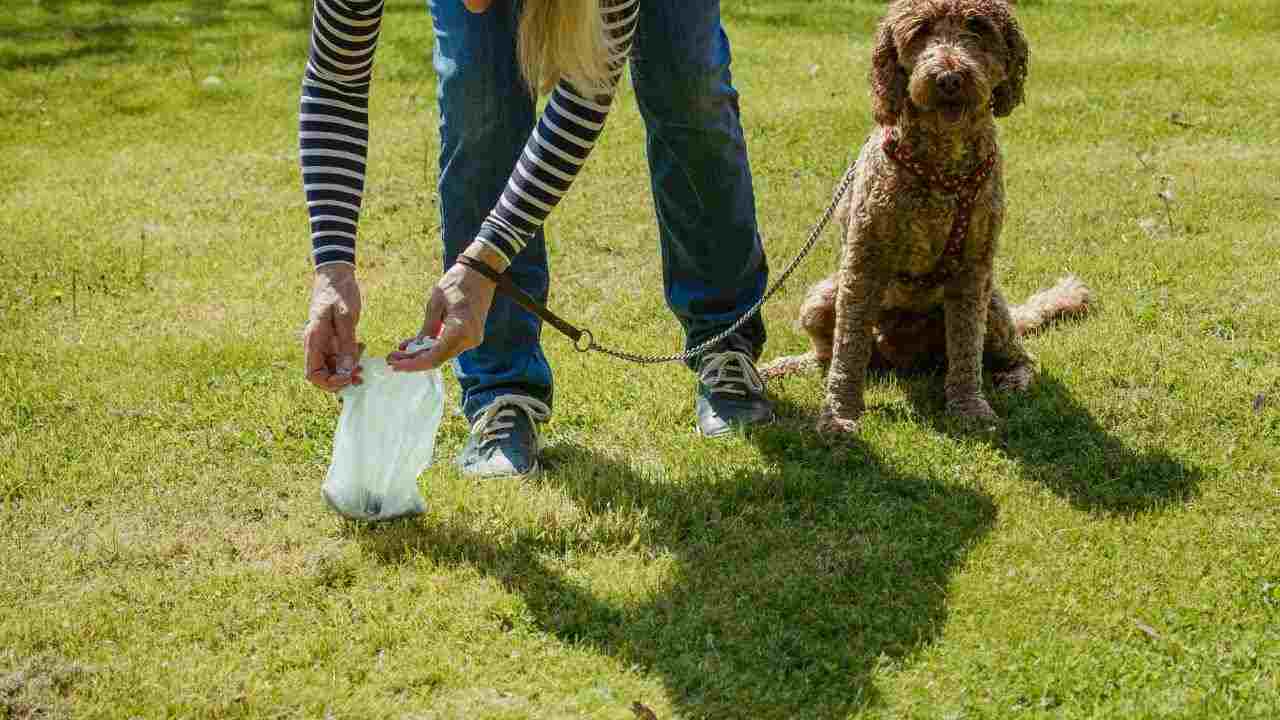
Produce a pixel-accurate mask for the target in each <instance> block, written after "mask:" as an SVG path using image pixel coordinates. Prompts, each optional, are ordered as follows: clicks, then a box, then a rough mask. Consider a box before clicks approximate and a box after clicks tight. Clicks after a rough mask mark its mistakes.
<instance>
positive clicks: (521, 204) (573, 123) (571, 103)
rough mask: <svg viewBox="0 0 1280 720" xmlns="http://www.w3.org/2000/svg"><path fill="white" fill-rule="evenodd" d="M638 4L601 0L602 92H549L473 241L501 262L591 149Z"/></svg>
mask: <svg viewBox="0 0 1280 720" xmlns="http://www.w3.org/2000/svg"><path fill="white" fill-rule="evenodd" d="M639 3H640V0H603V1H602V3H601V12H602V13H603V14H604V21H605V29H606V31H607V32H608V34H609V38H610V44H611V56H612V57H611V59H610V69H611V70H612V71H613V75H612V78H611V85H610V90H609V92H608V94H606V95H603V96H591V97H588V96H586V95H585V94H584V93H579V92H578V91H577V90H575V89H574V88H573V86H571V85H570V84H568V83H566V82H561V83H560V84H559V85H558V86H557V87H556V89H555V90H553V91H552V93H551V97H550V99H549V100H548V101H547V105H546V108H545V109H544V110H543V113H542V117H541V118H539V120H538V125H537V127H536V128H535V129H534V131H533V135H532V136H530V138H529V142H528V144H526V145H525V149H524V153H523V154H522V155H521V156H520V160H519V161H518V162H517V163H516V167H515V170H514V171H513V172H512V174H511V179H510V180H508V181H507V187H506V189H505V190H504V191H503V193H502V196H501V197H500V198H499V199H498V204H497V205H496V206H495V207H494V209H493V210H492V211H491V212H490V213H489V216H488V217H487V218H485V221H484V223H483V224H482V225H481V227H480V231H479V233H478V235H477V238H476V239H477V240H479V241H480V242H482V243H484V244H486V245H488V246H489V247H491V248H493V249H494V250H495V251H497V252H498V253H500V254H501V255H502V256H503V257H504V258H506V260H507V262H510V261H511V260H512V258H514V257H515V256H516V254H517V253H519V252H520V251H521V250H523V249H524V247H525V245H526V244H527V243H528V242H529V240H530V239H531V238H532V237H533V236H534V234H535V233H537V231H538V229H539V228H541V227H542V225H543V223H544V222H545V221H546V219H547V216H548V215H550V214H551V211H552V210H553V209H554V208H555V206H556V205H557V204H558V203H559V202H560V199H561V198H562V197H564V195H565V193H567V192H568V191H569V187H570V186H571V185H573V180H574V178H576V177H577V175H578V171H579V170H581V169H582V166H583V164H585V163H586V161H587V157H588V156H589V155H590V154H591V150H592V148H594V147H595V144H596V139H597V138H599V136H600V132H601V130H603V129H604V123H605V118H606V117H607V116H608V113H609V106H610V104H611V103H612V102H613V95H614V89H615V88H616V87H617V85H618V81H619V80H620V79H621V78H622V73H623V70H624V69H625V68H626V64H627V57H628V55H629V54H630V52H631V44H632V40H633V39H634V37H635V32H636V26H637V25H638V24H639V20H638V18H639V8H640V4H639Z"/></svg>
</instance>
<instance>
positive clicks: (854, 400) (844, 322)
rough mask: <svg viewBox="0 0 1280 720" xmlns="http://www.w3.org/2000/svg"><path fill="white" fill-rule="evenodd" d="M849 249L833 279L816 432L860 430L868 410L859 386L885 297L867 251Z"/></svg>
mask: <svg viewBox="0 0 1280 720" xmlns="http://www.w3.org/2000/svg"><path fill="white" fill-rule="evenodd" d="M855 232H856V231H855ZM851 245H852V246H851V247H849V248H847V249H846V251H845V253H844V257H843V258H841V261H840V273H839V275H838V276H837V285H838V288H837V291H836V323H835V339H834V342H833V343H832V352H831V369H830V370H829V371H828V372H827V392H826V397H825V398H824V400H823V404H822V413H821V415H820V416H819V418H818V432H823V433H836V432H846V433H852V432H857V430H858V418H859V417H861V416H862V412H863V410H864V409H865V407H866V406H865V404H864V403H863V397H862V396H863V386H864V384H865V382H866V377H867V365H868V364H870V362H871V352H872V349H873V347H874V344H873V340H872V335H871V331H872V327H873V326H874V324H875V322H876V319H877V318H878V317H879V314H880V299H881V295H882V293H883V292H884V277H883V275H884V274H883V273H882V272H880V269H879V268H878V267H877V265H876V263H875V262H874V261H873V260H874V258H873V257H870V256H869V255H870V253H869V251H868V249H867V248H866V246H859V244H857V243H852V244H851Z"/></svg>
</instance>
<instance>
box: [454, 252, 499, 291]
mask: <svg viewBox="0 0 1280 720" xmlns="http://www.w3.org/2000/svg"><path fill="white" fill-rule="evenodd" d="M457 263H458V264H459V265H461V266H463V267H465V268H469V269H471V270H475V271H476V272H478V273H480V274H481V275H483V276H485V277H487V278H489V279H490V280H492V281H494V282H495V283H499V284H501V283H502V273H500V272H498V271H497V270H494V269H493V268H491V267H489V264H488V263H486V262H484V261H483V260H477V259H475V258H473V257H470V256H467V255H459V256H458V259H457Z"/></svg>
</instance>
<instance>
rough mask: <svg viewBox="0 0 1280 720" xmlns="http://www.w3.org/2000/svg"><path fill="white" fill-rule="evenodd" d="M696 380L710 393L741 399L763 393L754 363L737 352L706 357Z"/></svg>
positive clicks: (743, 354) (732, 351) (762, 386)
mask: <svg viewBox="0 0 1280 720" xmlns="http://www.w3.org/2000/svg"><path fill="white" fill-rule="evenodd" d="M698 379H699V380H701V381H702V384H703V385H706V386H707V388H708V389H709V390H710V391H711V392H712V393H722V394H725V395H741V396H743V397H746V396H748V395H760V394H763V393H764V381H763V380H761V379H760V373H759V372H757V371H756V366H755V363H753V362H752V361H751V357H750V356H748V355H747V354H746V353H742V352H738V351H737V350H729V351H726V352H722V353H715V354H714V355H708V356H707V361H706V364H705V365H703V366H702V370H701V371H700V372H699V374H698Z"/></svg>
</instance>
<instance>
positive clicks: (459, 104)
mask: <svg viewBox="0 0 1280 720" xmlns="http://www.w3.org/2000/svg"><path fill="white" fill-rule="evenodd" d="M428 6H429V8H430V10H431V15H432V19H433V23H434V29H435V51H434V64H435V70H436V75H437V78H438V93H439V101H440V217H441V230H440V232H441V236H442V238H443V240H444V249H445V252H444V262H445V267H446V268H447V267H449V266H450V265H452V264H453V262H454V259H455V258H456V257H457V256H458V254H459V253H461V252H462V251H463V250H464V249H466V247H467V246H468V245H470V244H471V241H472V240H474V239H475V236H476V232H477V231H478V230H479V229H480V223H481V222H483V221H484V218H485V216H486V215H488V214H489V211H490V210H491V209H493V206H494V204H496V203H497V201H498V197H499V196H500V195H501V194H502V190H503V188H504V187H505V186H506V183H507V179H508V178H510V177H511V171H512V170H513V169H514V168H515V165H516V160H517V159H518V158H519V157H520V153H521V152H522V151H523V150H524V145H525V142H526V141H527V140H528V138H529V135H530V133H532V131H533V125H534V119H535V118H534V101H533V98H532V96H531V95H530V94H529V92H528V90H527V89H526V87H525V85H524V81H523V80H522V79H521V77H520V71H519V68H518V65H517V63H516V57H515V48H516V40H515V38H516V15H515V10H514V3H512V2H505V1H500V2H497V3H495V4H494V5H493V7H491V8H490V9H489V11H488V12H486V13H484V14H480V15H477V14H474V13H471V12H468V11H467V10H466V9H465V7H464V6H463V4H462V2H461V0H428ZM508 272H509V273H510V275H511V278H512V279H513V280H514V281H515V283H516V284H517V285H519V286H520V287H521V288H523V289H524V290H525V291H526V292H528V293H529V294H530V295H532V296H533V297H535V298H537V299H538V300H539V301H541V302H546V298H547V289H548V284H549V280H548V273H547V252H546V243H545V240H544V238H543V235H542V233H541V232H539V233H538V234H537V235H536V236H535V237H534V238H533V239H532V240H530V241H529V244H528V245H527V246H526V247H525V249H524V250H523V251H522V252H521V253H520V254H519V255H517V256H516V257H515V258H514V262H513V263H512V265H511V268H510V270H509V271H508ZM541 329H542V324H541V321H540V320H539V319H538V317H537V316H536V315H533V314H532V313H529V312H527V311H526V310H524V309H523V308H521V307H520V306H519V305H517V304H516V303H514V302H512V301H511V300H509V299H507V298H506V297H505V296H502V295H498V296H496V297H494V300H493V309H492V310H490V312H489V319H488V321H487V322H486V324H485V339H484V343H483V344H482V345H481V346H480V347H478V348H476V349H474V350H470V351H468V352H465V353H463V354H462V355H460V356H459V357H458V359H457V360H455V361H454V365H453V369H454V374H455V375H456V376H457V378H458V381H459V383H460V384H461V385H462V410H463V412H464V413H465V414H466V415H467V417H468V418H475V416H476V415H478V414H479V413H480V411H481V410H483V409H484V407H485V406H486V405H488V404H489V403H490V402H491V401H492V400H493V398H495V397H497V396H498V395H503V394H507V393H519V394H523V395H532V396H533V397H536V398H538V399H539V400H542V401H544V402H546V403H548V404H550V403H551V395H552V381H551V367H550V365H549V364H548V363H547V359H546V356H545V355H543V352H542V347H541V345H540V343H539V335H540V333H541Z"/></svg>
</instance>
